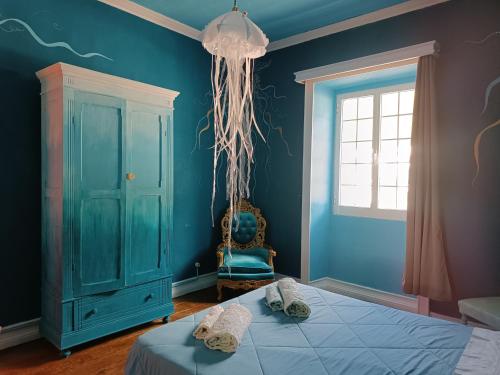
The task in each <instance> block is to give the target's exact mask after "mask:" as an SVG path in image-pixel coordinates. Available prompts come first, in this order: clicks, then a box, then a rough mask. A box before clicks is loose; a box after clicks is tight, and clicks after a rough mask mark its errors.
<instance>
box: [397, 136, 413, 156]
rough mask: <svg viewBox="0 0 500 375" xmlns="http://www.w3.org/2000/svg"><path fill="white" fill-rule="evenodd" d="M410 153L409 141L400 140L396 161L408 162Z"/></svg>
mask: <svg viewBox="0 0 500 375" xmlns="http://www.w3.org/2000/svg"><path fill="white" fill-rule="evenodd" d="M410 152H411V140H409V139H403V140H400V141H399V147H398V161H400V162H408V161H410Z"/></svg>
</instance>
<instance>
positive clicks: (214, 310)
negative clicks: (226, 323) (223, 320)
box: [193, 305, 224, 340]
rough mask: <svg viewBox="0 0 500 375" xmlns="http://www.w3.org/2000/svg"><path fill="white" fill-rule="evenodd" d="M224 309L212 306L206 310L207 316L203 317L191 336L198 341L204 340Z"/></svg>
mask: <svg viewBox="0 0 500 375" xmlns="http://www.w3.org/2000/svg"><path fill="white" fill-rule="evenodd" d="M223 311H224V309H223V308H222V306H218V305H217V306H213V307H211V308H210V309H209V310H208V314H207V315H205V317H204V318H203V319H202V320H201V322H200V324H198V327H196V329H195V330H194V332H193V336H194V337H196V338H197V339H198V340H202V339H204V338H205V336H206V335H207V334H208V332H209V331H210V329H211V328H212V326H213V325H214V323H215V322H216V321H217V319H219V316H220V314H222V312H223Z"/></svg>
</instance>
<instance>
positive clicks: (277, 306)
mask: <svg viewBox="0 0 500 375" xmlns="http://www.w3.org/2000/svg"><path fill="white" fill-rule="evenodd" d="M266 300H267V306H269V307H270V308H271V310H272V311H279V310H283V298H281V294H280V291H279V289H278V284H272V285H269V286H268V287H267V288H266Z"/></svg>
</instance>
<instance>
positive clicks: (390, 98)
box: [382, 92, 398, 116]
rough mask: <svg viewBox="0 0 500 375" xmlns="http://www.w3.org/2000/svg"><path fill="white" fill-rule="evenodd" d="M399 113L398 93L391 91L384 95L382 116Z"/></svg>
mask: <svg viewBox="0 0 500 375" xmlns="http://www.w3.org/2000/svg"><path fill="white" fill-rule="evenodd" d="M397 114H398V93H397V92H391V93H389V94H383V95H382V116H391V115H397Z"/></svg>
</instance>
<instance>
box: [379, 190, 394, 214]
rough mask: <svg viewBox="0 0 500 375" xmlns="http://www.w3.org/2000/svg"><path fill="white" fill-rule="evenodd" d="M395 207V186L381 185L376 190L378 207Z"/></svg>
mask: <svg viewBox="0 0 500 375" xmlns="http://www.w3.org/2000/svg"><path fill="white" fill-rule="evenodd" d="M396 207H397V203H396V188H395V187H385V186H381V187H380V188H379V191H378V208H383V209H389V210H394V209H396Z"/></svg>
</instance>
